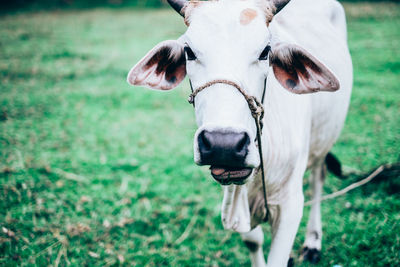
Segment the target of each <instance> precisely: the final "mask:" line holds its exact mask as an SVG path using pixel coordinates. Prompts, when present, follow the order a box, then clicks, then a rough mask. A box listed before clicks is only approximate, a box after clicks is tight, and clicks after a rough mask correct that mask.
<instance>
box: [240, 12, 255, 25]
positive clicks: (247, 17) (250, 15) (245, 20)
mask: <svg viewBox="0 0 400 267" xmlns="http://www.w3.org/2000/svg"><path fill="white" fill-rule="evenodd" d="M256 17H257V11H255V10H254V9H251V8H246V9H245V10H243V11H242V12H241V13H240V24H242V25H247V24H249V23H250V22H252V21H253V19H255V18H256Z"/></svg>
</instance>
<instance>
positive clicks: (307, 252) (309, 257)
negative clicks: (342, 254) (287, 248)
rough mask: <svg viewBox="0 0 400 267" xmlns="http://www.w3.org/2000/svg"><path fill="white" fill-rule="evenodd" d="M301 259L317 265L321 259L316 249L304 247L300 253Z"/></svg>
mask: <svg viewBox="0 0 400 267" xmlns="http://www.w3.org/2000/svg"><path fill="white" fill-rule="evenodd" d="M301 259H302V260H303V261H308V262H310V263H313V264H315V263H318V262H319V261H320V259H321V251H320V250H318V249H316V248H308V247H304V248H303V251H302V252H301Z"/></svg>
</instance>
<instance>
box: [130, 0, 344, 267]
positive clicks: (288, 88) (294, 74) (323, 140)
mask: <svg viewBox="0 0 400 267" xmlns="http://www.w3.org/2000/svg"><path fill="white" fill-rule="evenodd" d="M169 2H170V4H171V5H172V7H173V8H174V9H175V10H177V11H178V12H179V13H180V14H181V15H182V16H183V17H184V19H185V23H186V24H187V26H188V28H187V31H186V33H185V34H184V35H183V36H182V37H181V38H179V39H178V40H176V41H175V40H171V41H165V42H162V43H160V44H159V45H157V46H156V47H155V48H153V50H151V51H150V52H149V53H148V54H147V55H146V56H145V57H144V58H143V59H142V60H141V61H140V62H139V63H138V64H136V65H135V66H134V67H133V68H132V70H131V71H130V73H129V75H128V82H129V83H130V84H132V85H141V86H145V87H149V88H153V89H161V90H169V89H172V88H174V87H176V86H177V85H178V84H179V83H180V82H181V81H182V80H183V79H184V77H185V76H186V74H187V75H188V76H189V78H190V81H191V84H192V86H193V88H194V89H197V88H199V87H203V88H204V90H202V91H200V92H198V93H197V95H196V97H195V99H194V102H195V112H196V120H197V124H198V126H199V128H198V130H197V132H196V134H195V138H194V159H195V162H196V163H197V164H199V165H211V168H210V169H211V174H212V176H213V177H214V178H215V179H216V180H217V181H218V182H220V183H221V184H223V185H225V186H223V191H224V200H223V204H222V222H223V225H224V227H225V228H226V229H231V230H233V231H236V232H240V233H241V235H242V238H243V240H244V241H245V244H246V245H247V247H248V248H249V250H250V255H251V262H252V265H253V266H265V265H266V266H270V267H279V266H286V265H287V263H288V260H289V256H290V252H291V249H292V245H293V242H294V239H295V236H296V232H297V229H298V226H299V223H300V220H301V217H302V214H303V202H304V197H303V191H302V185H303V182H302V180H303V175H304V172H305V170H306V169H307V168H308V169H310V170H311V182H312V190H313V198H314V199H315V200H316V202H315V204H313V206H312V209H311V215H310V218H309V221H308V226H307V236H306V239H305V243H304V250H303V257H304V258H305V259H308V260H311V261H315V260H317V259H318V257H319V252H320V250H321V237H322V229H321V215H320V203H319V201H318V200H319V199H320V196H321V191H322V185H323V182H324V179H325V173H326V163H325V158H326V156H327V154H328V152H329V151H330V149H331V147H332V145H333V144H334V143H335V141H336V140H337V138H338V136H339V133H340V131H341V128H342V126H343V124H344V121H345V117H346V113H347V109H348V105H349V99H350V93H351V87H352V62H351V58H350V54H349V51H348V46H347V32H346V21H345V14H344V11H343V8H342V6H341V5H340V4H339V3H338V2H337V1H335V0H319V1H315V0H293V1H290V3H288V2H289V1H288V0H286V1H285V0H262V1H261V0H259V1H257V0H247V1H246V0H220V1H190V2H188V1H185V0H169ZM286 4H287V5H286ZM281 10H282V11H281ZM278 12H279V13H278ZM216 80H223V81H225V82H215V81H216ZM265 81H266V90H265V96H264V103H263V107H264V110H265V117H264V119H263V125H264V127H263V131H262V142H261V143H262V149H263V159H264V160H263V163H264V167H265V171H266V176H265V182H266V195H267V200H268V201H267V203H268V211H267V210H266V208H265V206H264V204H265V201H264V197H263V186H262V177H261V175H260V172H258V167H259V165H260V157H259V153H258V150H257V142H256V141H255V140H256V133H257V129H256V124H255V123H254V120H253V117H252V114H251V112H250V109H249V106H248V103H247V101H246V100H245V98H244V96H243V94H242V93H240V92H239V89H238V88H242V89H243V91H244V92H245V93H246V94H247V95H249V96H254V97H256V98H257V99H258V100H259V101H261V100H262V96H263V91H264V90H263V89H264V83H265ZM339 87H340V90H338V89H339ZM318 91H330V92H318ZM313 92H315V93H314V94H306V93H313ZM267 212H269V223H270V224H271V229H272V244H271V248H270V251H269V255H268V261H267V264H266V263H265V260H264V255H263V252H262V243H263V232H262V230H261V227H260V226H259V224H260V223H262V222H263V219H264V218H265V216H266V215H267Z"/></svg>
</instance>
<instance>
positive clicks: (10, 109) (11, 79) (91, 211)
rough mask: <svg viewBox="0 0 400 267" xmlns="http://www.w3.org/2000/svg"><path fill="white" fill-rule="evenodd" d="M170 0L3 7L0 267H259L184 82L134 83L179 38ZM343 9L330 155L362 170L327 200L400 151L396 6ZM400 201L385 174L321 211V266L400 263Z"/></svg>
mask: <svg viewBox="0 0 400 267" xmlns="http://www.w3.org/2000/svg"><path fill="white" fill-rule="evenodd" d="M164 2H165V1H157V0H147V1H145V0H142V1H138V0H100V1H94V0H92V1H91V0H86V1H77V0H75V1H74V0H56V1H50V0H15V1H3V0H2V1H1V2H0V3H1V11H0V14H1V15H0V81H1V83H0V228H1V229H0V265H1V266H119V265H122V266H125V265H126V266H132V265H133V266H135V265H137V266H160V265H163V266H164V265H165V266H249V265H250V261H249V257H248V251H247V249H246V248H245V247H244V246H243V245H242V242H241V241H240V238H239V235H237V234H234V233H231V232H227V231H224V230H223V229H222V224H221V219H220V205H221V200H222V190H221V187H220V185H218V184H217V183H216V182H214V180H213V179H212V178H211V177H210V174H209V170H208V169H207V168H206V167H202V168H201V167H198V166H196V165H195V164H194V163H193V151H192V142H193V135H194V132H195V130H196V125H195V120H194V114H193V109H192V107H191V106H190V105H189V104H187V101H186V99H187V96H188V94H189V91H190V89H189V85H188V82H187V81H185V82H184V83H183V84H182V85H181V86H179V88H177V89H175V90H173V91H171V92H168V93H160V92H155V91H149V90H145V89H143V88H134V87H130V86H128V84H127V83H126V75H127V73H128V71H129V69H130V68H131V67H132V66H133V65H134V64H135V63H136V62H137V61H138V60H140V58H141V57H142V56H144V55H145V54H146V53H147V52H148V51H149V50H150V49H151V48H153V47H154V46H155V45H156V44H157V43H159V42H161V41H163V40H166V39H176V38H178V37H179V36H180V35H181V34H182V33H184V31H185V28H186V26H185V25H184V23H183V21H182V18H181V17H179V16H178V15H177V14H176V13H175V12H174V11H173V10H171V8H168V7H167V6H166V5H165V3H164ZM343 5H344V7H345V10H346V13H347V20H348V33H349V47H350V51H351V54H352V57H353V64H354V77H355V80H354V89H353V95H352V103H351V107H350V110H349V115H348V119H347V122H346V125H345V128H344V130H343V133H342V135H341V137H340V139H339V141H338V142H337V144H336V145H335V146H334V148H333V152H334V154H336V155H337V156H338V158H339V159H340V160H341V161H342V164H343V165H344V169H345V171H346V172H352V173H353V174H352V175H350V176H349V177H348V178H347V179H338V178H335V177H334V176H331V175H330V176H329V177H328V178H327V181H326V185H325V188H324V194H329V193H332V192H334V191H337V190H339V189H341V188H344V187H346V186H348V185H350V184H351V183H353V182H355V181H358V180H360V179H362V178H364V177H365V176H366V175H368V174H369V173H370V172H371V171H372V170H374V169H375V168H376V167H377V166H379V165H381V164H396V162H398V161H399V155H400V153H399V152H400V116H399V111H400V95H399V82H400V79H399V74H400V53H399V47H400V4H399V3H398V1H393V2H382V1H375V2H365V1H357V2H343ZM307 176H308V174H307ZM308 187H309V185H308V181H307V179H304V190H305V198H306V200H309V199H310V192H309V190H308ZM399 193H400V181H399V174H398V172H397V173H396V172H392V173H391V174H390V175H381V176H380V177H377V178H376V179H374V180H373V181H372V182H371V183H369V184H367V185H365V186H364V187H362V188H358V189H356V190H354V191H351V192H349V193H348V194H346V195H344V196H341V197H339V198H336V199H335V200H328V201H326V202H323V204H322V217H323V232H324V236H323V248H322V260H321V261H320V263H319V264H317V266H330V267H332V266H334V265H339V266H343V267H344V266H374V267H375V266H400V236H399V234H398V233H400V197H399V195H400V194H399ZM308 213H309V208H308V207H306V208H305V210H304V218H303V221H302V223H301V226H300V229H299V233H298V235H297V237H296V241H295V245H294V249H293V256H294V257H295V258H296V266H309V265H308V264H306V263H302V262H299V261H298V256H299V254H300V251H301V245H302V243H303V241H304V234H305V224H306V219H307V216H308ZM263 227H264V230H265V233H266V234H265V236H266V242H265V245H264V252H265V255H267V253H268V248H269V244H270V234H269V226H268V225H264V226H263Z"/></svg>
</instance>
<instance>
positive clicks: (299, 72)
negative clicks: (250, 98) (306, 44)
mask: <svg viewBox="0 0 400 267" xmlns="http://www.w3.org/2000/svg"><path fill="white" fill-rule="evenodd" d="M270 64H271V66H272V69H273V71H274V74H275V77H276V79H277V80H278V81H279V83H280V84H281V85H282V86H283V87H284V88H286V89H287V90H289V91H290V92H292V93H296V94H306V93H313V92H318V91H336V90H338V89H339V87H340V85H339V81H338V79H337V78H336V77H335V75H334V74H333V73H332V72H331V71H330V70H329V69H328V68H327V67H326V66H325V65H324V64H322V63H321V62H320V61H319V60H318V59H316V58H315V57H313V56H312V55H310V53H308V52H307V51H306V50H304V49H303V48H301V47H299V46H296V45H289V44H284V43H279V44H276V45H275V46H274V47H273V49H272V51H271V54H270Z"/></svg>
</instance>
